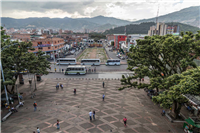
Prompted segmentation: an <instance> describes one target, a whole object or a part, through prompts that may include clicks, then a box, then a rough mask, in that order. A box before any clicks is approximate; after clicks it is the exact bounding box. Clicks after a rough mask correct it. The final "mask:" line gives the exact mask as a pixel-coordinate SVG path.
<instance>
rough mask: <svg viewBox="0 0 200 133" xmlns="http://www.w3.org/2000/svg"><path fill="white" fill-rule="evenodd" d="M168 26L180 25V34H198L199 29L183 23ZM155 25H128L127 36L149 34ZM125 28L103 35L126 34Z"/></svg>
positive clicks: (146, 23)
mask: <svg viewBox="0 0 200 133" xmlns="http://www.w3.org/2000/svg"><path fill="white" fill-rule="evenodd" d="M166 24H168V25H179V27H180V32H181V31H183V32H186V31H191V32H192V33H196V32H197V31H198V30H199V28H198V27H194V26H190V25H187V24H182V23H166ZM153 25H155V23H154V22H143V23H140V24H130V25H126V32H127V34H148V30H149V29H150V27H151V26H153ZM124 29H125V26H120V27H116V28H114V29H110V30H106V31H105V32H104V33H103V34H124Z"/></svg>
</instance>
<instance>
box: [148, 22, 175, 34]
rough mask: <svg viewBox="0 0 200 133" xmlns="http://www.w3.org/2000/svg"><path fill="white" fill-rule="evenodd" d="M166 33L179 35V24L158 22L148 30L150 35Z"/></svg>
mask: <svg viewBox="0 0 200 133" xmlns="http://www.w3.org/2000/svg"><path fill="white" fill-rule="evenodd" d="M166 34H172V35H179V26H178V25H166V24H165V23H157V25H156V26H151V27H150V30H148V35H149V36H153V35H160V36H164V35H166Z"/></svg>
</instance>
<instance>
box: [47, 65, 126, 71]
mask: <svg viewBox="0 0 200 133" xmlns="http://www.w3.org/2000/svg"><path fill="white" fill-rule="evenodd" d="M55 67H56V70H59V67H60V69H66V67H67V65H60V66H59V65H55ZM94 67H96V71H106V72H108V71H116V72H117V71H126V68H127V67H128V65H120V66H106V65H100V66H91V68H94ZM53 70H54V64H51V71H53Z"/></svg>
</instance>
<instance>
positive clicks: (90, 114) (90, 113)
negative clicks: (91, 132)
mask: <svg viewBox="0 0 200 133" xmlns="http://www.w3.org/2000/svg"><path fill="white" fill-rule="evenodd" d="M89 116H90V121H91V120H92V111H91V110H90V112H89Z"/></svg>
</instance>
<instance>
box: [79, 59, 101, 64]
mask: <svg viewBox="0 0 200 133" xmlns="http://www.w3.org/2000/svg"><path fill="white" fill-rule="evenodd" d="M100 63H101V61H100V59H82V60H81V65H93V66H94V65H96V66H97V65H100Z"/></svg>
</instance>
